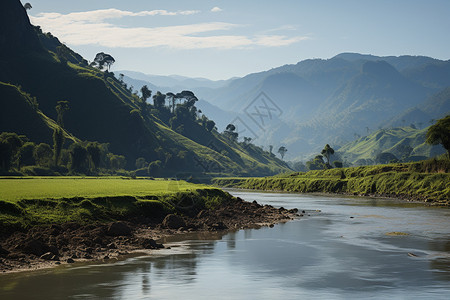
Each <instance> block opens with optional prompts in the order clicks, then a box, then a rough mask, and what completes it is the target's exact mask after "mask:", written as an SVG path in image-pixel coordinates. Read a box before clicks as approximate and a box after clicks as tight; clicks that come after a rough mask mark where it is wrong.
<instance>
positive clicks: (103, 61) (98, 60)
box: [92, 52, 116, 71]
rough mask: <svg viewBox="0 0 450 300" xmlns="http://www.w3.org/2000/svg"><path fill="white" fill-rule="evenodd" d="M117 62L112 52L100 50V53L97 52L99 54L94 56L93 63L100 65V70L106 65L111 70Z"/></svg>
mask: <svg viewBox="0 0 450 300" xmlns="http://www.w3.org/2000/svg"><path fill="white" fill-rule="evenodd" d="M115 62H116V60H115V59H114V57H112V56H111V55H110V54H107V53H104V52H100V53H97V55H95V58H94V61H93V63H92V64H93V65H94V66H96V67H98V68H99V69H100V70H103V68H104V67H105V66H106V68H107V69H108V71H109V69H110V68H111V66H112V64H114V63H115Z"/></svg>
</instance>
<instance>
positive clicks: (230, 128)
mask: <svg viewBox="0 0 450 300" xmlns="http://www.w3.org/2000/svg"><path fill="white" fill-rule="evenodd" d="M235 131H236V126H234V125H233V124H228V125H227V127H226V128H225V131H224V132H223V133H224V134H225V136H226V137H228V138H229V139H230V140H232V141H234V142H236V141H237V139H238V137H239V134H238V133H237V132H235Z"/></svg>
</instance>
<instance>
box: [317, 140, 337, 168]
mask: <svg viewBox="0 0 450 300" xmlns="http://www.w3.org/2000/svg"><path fill="white" fill-rule="evenodd" d="M320 154H322V155H323V156H325V157H326V159H327V165H330V157H331V155H333V154H334V149H333V148H331V147H330V145H328V144H326V145H325V148H323V150H322V152H320Z"/></svg>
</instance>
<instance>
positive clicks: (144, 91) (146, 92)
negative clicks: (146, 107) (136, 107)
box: [141, 85, 152, 103]
mask: <svg viewBox="0 0 450 300" xmlns="http://www.w3.org/2000/svg"><path fill="white" fill-rule="evenodd" d="M141 94H142V97H141V99H142V102H144V103H145V102H146V101H147V99H148V98H150V97H151V96H152V91H151V90H149V88H148V86H147V85H144V86H143V87H141Z"/></svg>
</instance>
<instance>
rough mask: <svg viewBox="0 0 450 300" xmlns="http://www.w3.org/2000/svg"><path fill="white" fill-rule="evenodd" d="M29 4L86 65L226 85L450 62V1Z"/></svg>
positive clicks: (83, 0)
mask: <svg viewBox="0 0 450 300" xmlns="http://www.w3.org/2000/svg"><path fill="white" fill-rule="evenodd" d="M25 2H27V1H23V0H22V3H25ZM29 2H30V3H31V4H32V6H33V8H32V9H31V10H30V11H29V15H30V18H31V21H32V23H33V24H34V25H40V26H41V27H42V28H43V30H44V31H46V32H47V31H50V32H52V33H53V34H54V35H55V36H57V37H58V38H60V40H61V41H62V42H64V43H66V44H67V45H68V46H69V47H71V48H72V49H73V50H75V51H77V52H78V53H80V54H81V55H83V56H84V57H85V58H86V59H89V60H92V59H93V58H94V57H95V54H96V53H98V52H102V51H103V52H106V53H110V54H111V55H112V56H113V57H114V58H115V59H116V64H115V65H114V66H113V69H112V70H113V71H114V70H119V69H120V70H124V69H126V70H133V71H140V72H143V73H147V74H158V75H171V74H177V75H184V76H190V77H205V78H209V79H228V78H230V77H234V76H244V75H246V74H249V73H253V72H258V71H263V70H268V69H270V68H274V67H278V66H281V65H284V64H292V63H297V62H298V61H301V60H304V59H309V58H324V59H327V58H331V57H333V56H335V55H337V54H339V53H341V52H358V53H364V54H374V55H380V56H385V55H405V54H408V55H426V56H431V57H435V58H439V59H443V60H448V59H450V51H449V49H450V18H449V17H448V15H450V1H448V0H427V1H425V0H420V1H419V0H371V1H367V0H339V1H338V0H310V1H302V0H296V1H294V0H292V1H291V0H285V1H283V0H279V1H273V0H271V1H266V0H259V1H253V0H251V1H250V0H247V1H246V0H240V1H235V0H223V1H220V0H216V1H215V0H192V1H188V0H179V1H173V0H172V1H171V0H166V1H153V0H128V1H123V0H122V1H118V0H76V1H55V0H33V1H29Z"/></svg>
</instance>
